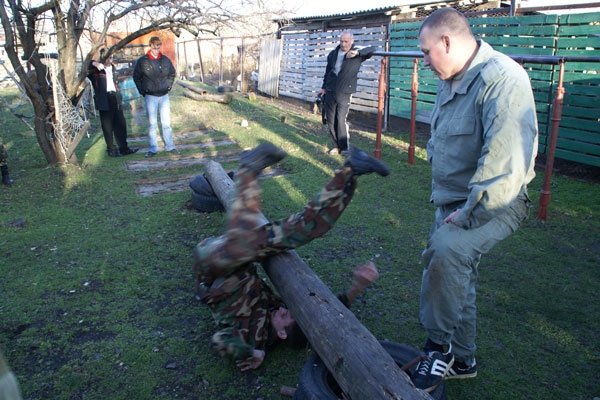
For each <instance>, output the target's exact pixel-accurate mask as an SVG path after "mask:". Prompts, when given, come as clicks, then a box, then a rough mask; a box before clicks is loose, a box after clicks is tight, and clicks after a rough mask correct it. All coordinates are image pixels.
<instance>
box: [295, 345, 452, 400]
mask: <svg viewBox="0 0 600 400" xmlns="http://www.w3.org/2000/svg"><path fill="white" fill-rule="evenodd" d="M379 343H381V346H383V348H384V349H385V350H386V351H387V352H388V353H389V354H390V355H391V356H392V358H393V359H394V361H396V364H398V365H399V366H400V367H401V366H403V365H405V364H407V363H409V362H410V361H412V360H414V359H415V358H416V357H418V356H419V354H420V353H421V352H420V351H419V350H417V349H415V348H412V347H410V346H407V345H405V344H400V343H395V342H388V341H383V340H382V341H380V342H379ZM341 394H342V393H341V389H340V388H339V386H338V384H337V383H336V382H335V380H334V379H333V377H332V376H331V374H330V373H329V371H328V370H327V368H326V367H325V363H323V361H322V360H321V359H320V358H319V357H318V356H317V355H316V354H315V355H314V356H312V357H311V358H310V359H309V360H308V361H307V362H306V364H304V367H302V371H301V372H300V378H299V380H298V388H297V389H296V392H295V393H294V396H293V397H292V400H339V399H341V398H342V395H341ZM429 395H430V396H431V397H432V398H433V399H436V400H447V399H448V397H447V395H446V386H445V385H444V382H442V383H441V384H440V385H439V386H438V387H437V388H436V389H435V390H434V391H433V392H431V393H429Z"/></svg>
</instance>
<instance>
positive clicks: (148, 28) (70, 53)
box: [0, 0, 250, 164]
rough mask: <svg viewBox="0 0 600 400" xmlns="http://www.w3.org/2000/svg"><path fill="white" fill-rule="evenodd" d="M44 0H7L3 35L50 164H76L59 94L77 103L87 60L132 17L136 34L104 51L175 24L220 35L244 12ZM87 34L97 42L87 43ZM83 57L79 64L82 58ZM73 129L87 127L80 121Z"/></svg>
mask: <svg viewBox="0 0 600 400" xmlns="http://www.w3.org/2000/svg"><path fill="white" fill-rule="evenodd" d="M42 1H43V2H42V3H41V4H39V3H40V2H39V1H38V2H34V3H36V4H39V5H36V6H33V5H31V4H25V3H24V2H23V1H22V0H2V3H3V7H0V20H1V21H2V26H3V28H4V33H5V40H6V44H5V48H6V54H7V57H8V59H9V61H10V63H11V65H12V67H13V69H14V72H15V74H16V77H17V80H18V81H19V83H20V85H21V87H22V88H23V89H24V91H25V93H26V94H27V96H28V97H29V99H30V100H31V103H32V104H33V109H34V114H35V117H34V123H33V127H34V130H35V134H36V137H37V141H38V143H39V145H40V148H41V149H42V152H43V153H44V156H45V157H46V161H47V162H48V164H58V163H73V164H76V163H77V159H76V156H75V153H74V152H73V151H72V150H73V149H71V151H66V149H65V146H64V144H63V143H61V135H60V134H59V132H58V129H57V124H58V123H61V121H64V118H62V119H61V118H58V117H59V116H58V113H59V112H60V110H59V107H58V104H57V103H58V102H59V101H60V98H61V97H60V96H59V95H61V96H62V98H64V99H67V102H68V103H70V104H71V105H75V104H77V102H78V100H79V98H80V96H81V94H82V87H83V85H82V83H83V82H84V80H85V78H86V68H85V66H86V65H88V64H89V62H90V61H91V60H92V59H93V56H94V54H96V52H97V50H98V48H99V47H100V46H101V45H102V43H104V42H105V39H106V37H107V36H108V35H109V34H110V32H111V31H114V30H118V29H117V28H118V27H119V26H123V25H124V24H125V22H126V23H127V26H128V29H127V32H131V33H129V34H128V35H127V36H126V37H124V38H121V39H120V40H119V41H118V42H116V43H115V44H113V45H112V46H111V47H110V48H109V49H108V51H107V53H106V54H105V55H104V56H105V57H108V55H110V54H112V53H114V52H115V51H117V50H119V49H121V48H123V47H124V46H125V45H127V44H128V43H130V42H131V41H133V40H135V39H136V38H139V37H141V36H143V35H145V34H148V33H150V32H153V31H158V30H163V29H170V30H172V31H173V32H174V33H175V34H176V35H179V34H180V33H181V31H182V30H187V31H189V32H191V33H192V34H194V35H198V34H199V33H202V32H208V33H214V34H216V33H217V32H218V30H219V29H220V27H222V26H226V25H230V26H231V25H234V24H235V21H236V20H237V19H238V17H239V15H238V13H236V11H235V10H234V9H233V8H228V6H227V4H225V3H224V2H225V1H226V0H198V1H195V0H158V1H157V0H124V1H119V0H70V1H60V0H50V1H44V0H42ZM244 3H245V4H246V5H248V4H250V3H248V1H244ZM232 10H233V11H232ZM45 27H48V28H45ZM43 31H46V32H48V31H49V32H52V33H53V34H55V35H56V45H57V54H56V55H54V57H48V54H43V53H42V52H41V51H40V48H41V44H42V43H41V40H42V35H41V33H42V32H43ZM83 39H86V40H85V42H86V43H91V46H89V47H87V48H84V46H82V42H84V40H83ZM78 54H80V57H79V58H78V57H77V56H78ZM78 60H81V63H79V64H78V62H77V61H78ZM25 63H28V64H25ZM25 65H28V66H30V67H31V70H30V71H29V69H28V68H26V66H25ZM78 65H79V66H81V65H83V66H84V67H78ZM28 71H29V73H28ZM67 129H71V130H74V129H83V128H82V127H81V126H78V125H76V124H74V125H73V126H68V127H67ZM69 134H71V135H72V134H74V132H69ZM75 145H76V144H75Z"/></svg>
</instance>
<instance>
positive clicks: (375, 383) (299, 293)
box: [204, 161, 431, 400]
mask: <svg viewBox="0 0 600 400" xmlns="http://www.w3.org/2000/svg"><path fill="white" fill-rule="evenodd" d="M204 175H205V176H206V179H208V181H209V182H210V184H211V186H212V188H213V190H214V192H215V194H216V195H217V197H218V198H219V200H220V201H221V204H223V205H224V207H225V209H226V210H229V209H230V208H231V203H232V200H233V198H234V196H235V184H234V183H233V181H232V180H231V179H230V178H229V176H227V174H226V172H225V170H224V169H223V167H221V165H220V164H219V163H217V162H214V161H209V162H208V163H207V164H206V165H205V172H204ZM261 222H262V223H267V222H268V221H267V219H266V218H265V217H264V216H262V217H261ZM263 267H264V269H265V271H266V272H267V275H268V276H269V278H270V279H271V281H272V282H273V285H274V286H275V288H276V289H277V291H278V292H279V294H280V296H281V297H282V299H283V300H284V302H285V304H286V305H287V307H288V308H289V310H290V312H291V313H292V314H293V315H294V318H295V319H296V321H297V322H298V324H299V325H300V327H301V328H302V330H303V331H304V333H305V334H306V336H307V338H308V340H309V342H310V343H311V345H312V347H313V348H314V350H315V351H316V352H317V354H318V355H319V356H320V357H321V359H322V360H323V362H324V363H325V365H326V366H327V369H328V370H329V372H330V373H331V375H332V376H333V378H334V379H335V380H336V382H337V383H338V384H339V386H340V387H341V388H342V390H343V391H344V393H346V394H347V395H349V397H350V398H352V399H369V400H379V399H382V400H383V399H386V400H388V399H431V396H429V394H427V393H426V392H424V391H422V390H419V389H416V388H415V386H414V385H413V383H412V381H411V380H410V378H409V377H408V376H407V375H406V374H405V373H404V372H403V371H402V370H401V369H400V368H399V367H398V365H396V363H395V361H394V360H393V359H392V357H391V356H390V355H389V354H388V353H387V352H386V351H385V350H384V349H383V347H382V346H381V345H380V344H379V342H378V340H377V339H376V338H375V337H374V336H373V335H372V334H371V332H369V331H368V330H367V329H366V328H365V327H364V326H363V325H362V324H361V323H360V321H358V319H357V318H356V316H355V315H354V314H353V313H352V312H351V311H350V310H348V309H347V308H346V307H344V305H343V304H342V303H341V302H340V301H339V300H338V299H337V297H336V296H335V295H334V294H333V293H331V291H330V290H329V288H328V287H327V286H326V285H325V284H324V283H323V282H322V281H321V280H320V279H319V278H318V277H317V276H316V275H315V273H314V272H313V271H312V270H311V269H310V268H309V267H308V265H306V264H305V263H304V262H303V261H302V259H301V258H300V257H299V256H298V254H297V253H296V252H295V251H293V250H290V251H286V252H282V253H280V254H277V255H275V256H273V257H269V258H268V259H267V260H265V261H264V262H263Z"/></svg>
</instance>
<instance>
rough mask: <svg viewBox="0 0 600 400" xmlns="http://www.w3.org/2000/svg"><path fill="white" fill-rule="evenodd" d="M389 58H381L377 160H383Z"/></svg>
mask: <svg viewBox="0 0 600 400" xmlns="http://www.w3.org/2000/svg"><path fill="white" fill-rule="evenodd" d="M386 61H387V57H381V71H379V90H378V92H377V136H376V138H375V154H374V156H375V158H376V159H378V160H381V130H382V129H381V127H382V126H383V111H384V108H385V88H386V84H385V82H386V80H385V79H386V78H385V68H386Z"/></svg>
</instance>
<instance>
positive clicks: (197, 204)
mask: <svg viewBox="0 0 600 400" xmlns="http://www.w3.org/2000/svg"><path fill="white" fill-rule="evenodd" d="M192 207H194V208H195V209H196V210H198V211H202V212H215V211H225V208H224V207H223V205H222V204H221V202H220V201H219V199H218V198H217V196H214V195H213V196H204V195H201V194H199V193H196V192H195V191H193V190H192Z"/></svg>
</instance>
